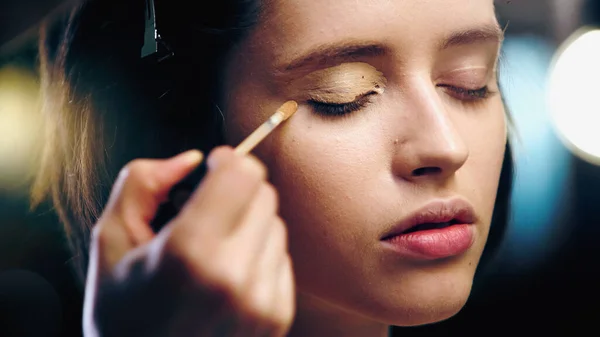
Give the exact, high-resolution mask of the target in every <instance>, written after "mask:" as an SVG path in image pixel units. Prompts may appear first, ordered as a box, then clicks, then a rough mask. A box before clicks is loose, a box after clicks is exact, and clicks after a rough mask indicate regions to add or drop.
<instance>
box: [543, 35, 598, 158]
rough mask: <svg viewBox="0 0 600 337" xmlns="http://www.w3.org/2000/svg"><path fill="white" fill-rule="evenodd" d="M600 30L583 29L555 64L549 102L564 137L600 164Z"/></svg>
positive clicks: (578, 151) (570, 145)
mask: <svg viewBox="0 0 600 337" xmlns="http://www.w3.org/2000/svg"><path fill="white" fill-rule="evenodd" d="M599 61H600V30H598V29H591V28H582V29H580V30H579V31H577V32H575V33H574V34H573V35H572V37H571V38H569V39H568V40H567V41H566V42H565V43H564V44H563V46H562V47H561V49H560V51H559V52H558V53H557V57H556V58H555V60H554V62H553V66H552V72H551V76H550V82H549V88H548V102H549V107H550V111H551V113H552V118H553V121H554V126H555V128H556V129H557V131H558V133H559V135H560V137H561V140H562V141H563V142H564V143H565V145H566V146H567V147H568V148H569V149H570V150H571V151H572V152H573V153H574V154H575V155H577V156H578V157H580V158H581V159H583V160H586V161H588V162H590V163H592V164H597V165H600V90H599V85H598V79H600V62H599Z"/></svg>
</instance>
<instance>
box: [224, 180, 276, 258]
mask: <svg viewBox="0 0 600 337" xmlns="http://www.w3.org/2000/svg"><path fill="white" fill-rule="evenodd" d="M276 218H277V192H276V191H275V188H274V187H273V186H272V185H270V184H268V183H264V184H262V186H261V187H260V189H259V191H258V194H257V196H256V198H255V199H254V200H253V201H252V203H251V205H250V207H249V209H248V212H247V213H246V214H245V216H244V218H243V220H242V222H241V224H240V225H239V227H238V228H237V229H236V231H235V232H234V233H233V234H232V235H233V236H232V238H231V240H230V243H229V244H231V245H232V247H234V249H236V250H238V251H239V255H240V256H243V257H244V259H245V260H246V261H244V262H245V263H249V264H250V265H252V267H253V268H252V269H253V270H256V265H257V262H258V261H260V260H263V255H264V252H265V249H266V247H268V245H267V243H268V241H269V237H270V235H271V234H270V233H271V232H272V231H273V230H272V227H273V224H274V221H275V219H276Z"/></svg>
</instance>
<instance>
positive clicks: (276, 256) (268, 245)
mask: <svg viewBox="0 0 600 337" xmlns="http://www.w3.org/2000/svg"><path fill="white" fill-rule="evenodd" d="M287 240H288V237H287V228H286V227H285V223H284V222H283V220H281V218H279V217H275V219H273V220H271V225H270V226H269V231H268V233H266V234H265V238H264V239H263V244H262V245H261V252H260V260H259V261H258V263H257V266H256V271H257V273H260V275H261V276H262V277H261V278H260V281H259V282H262V283H269V282H270V283H272V284H271V288H272V289H275V288H276V286H277V282H278V281H276V280H277V275H278V274H279V273H281V261H282V257H284V256H286V255H287V244H288V242H287Z"/></svg>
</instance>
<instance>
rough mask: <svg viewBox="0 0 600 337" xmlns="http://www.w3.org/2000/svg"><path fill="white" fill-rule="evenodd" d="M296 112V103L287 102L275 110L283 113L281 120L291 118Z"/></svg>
mask: <svg viewBox="0 0 600 337" xmlns="http://www.w3.org/2000/svg"><path fill="white" fill-rule="evenodd" d="M297 110H298V103H296V102H295V101H287V102H285V103H283V105H282V106H281V107H280V108H279V109H278V110H277V111H280V112H281V113H283V120H284V121H285V120H286V119H288V118H290V117H292V115H293V114H294V113H296V111H297Z"/></svg>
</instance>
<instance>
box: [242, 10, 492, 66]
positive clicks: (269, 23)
mask: <svg viewBox="0 0 600 337" xmlns="http://www.w3.org/2000/svg"><path fill="white" fill-rule="evenodd" d="M495 22H496V18H495V12H494V3H493V0H268V1H266V4H265V11H264V14H263V17H262V19H261V23H260V24H259V25H258V27H257V29H256V30H255V34H253V40H256V38H258V39H260V41H261V42H260V45H261V46H262V47H264V46H268V47H269V48H268V49H269V50H270V52H271V53H273V55H271V56H272V57H274V58H276V59H278V58H281V57H284V56H291V55H294V54H297V53H300V52H302V51H303V50H307V49H310V48H312V47H314V46H318V45H325V44H331V43H336V42H338V41H352V40H359V41H372V42H377V43H382V44H389V45H392V46H402V45H407V46H408V45H411V43H412V42H417V43H419V44H421V45H426V44H427V43H428V42H431V43H435V42H434V41H439V40H440V39H443V38H444V37H445V36H446V35H448V34H449V33H450V32H451V31H456V30H466V29H469V28H472V27H474V26H481V25H486V24H487V25H490V24H492V23H495ZM429 40H431V41H429ZM413 46H414V44H413ZM261 49H262V51H263V52H264V51H265V48H261Z"/></svg>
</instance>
